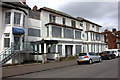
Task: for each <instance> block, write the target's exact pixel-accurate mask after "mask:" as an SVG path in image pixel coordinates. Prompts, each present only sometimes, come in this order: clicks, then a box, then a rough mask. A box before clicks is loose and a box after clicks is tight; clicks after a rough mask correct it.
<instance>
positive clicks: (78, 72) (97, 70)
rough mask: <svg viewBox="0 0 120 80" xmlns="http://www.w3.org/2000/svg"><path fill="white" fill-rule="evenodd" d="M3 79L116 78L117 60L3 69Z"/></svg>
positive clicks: (65, 62) (68, 62)
mask: <svg viewBox="0 0 120 80" xmlns="http://www.w3.org/2000/svg"><path fill="white" fill-rule="evenodd" d="M3 78H118V59H112V60H104V61H103V62H101V63H94V64H92V65H89V64H81V65H77V63H76V60H68V61H62V62H52V63H47V64H32V65H22V66H13V67H3Z"/></svg>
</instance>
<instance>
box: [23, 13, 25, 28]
mask: <svg viewBox="0 0 120 80" xmlns="http://www.w3.org/2000/svg"><path fill="white" fill-rule="evenodd" d="M23 26H25V15H24V16H23Z"/></svg>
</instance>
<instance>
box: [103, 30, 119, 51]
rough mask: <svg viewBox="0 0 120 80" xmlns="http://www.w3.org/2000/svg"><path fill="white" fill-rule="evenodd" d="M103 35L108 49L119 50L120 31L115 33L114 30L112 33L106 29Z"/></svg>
mask: <svg viewBox="0 0 120 80" xmlns="http://www.w3.org/2000/svg"><path fill="white" fill-rule="evenodd" d="M103 34H104V39H105V43H106V44H107V45H108V49H120V31H116V29H115V28H113V29H112V31H109V30H108V29H106V30H105V31H104V32H103Z"/></svg>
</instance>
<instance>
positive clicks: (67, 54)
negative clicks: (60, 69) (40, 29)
mask: <svg viewBox="0 0 120 80" xmlns="http://www.w3.org/2000/svg"><path fill="white" fill-rule="evenodd" d="M72 48H73V46H72V45H66V46H65V57H70V56H72V55H73V50H72Z"/></svg>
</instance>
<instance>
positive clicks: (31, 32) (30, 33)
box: [28, 28, 40, 37]
mask: <svg viewBox="0 0 120 80" xmlns="http://www.w3.org/2000/svg"><path fill="white" fill-rule="evenodd" d="M28 36H35V37H40V30H39V29H33V28H28Z"/></svg>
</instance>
